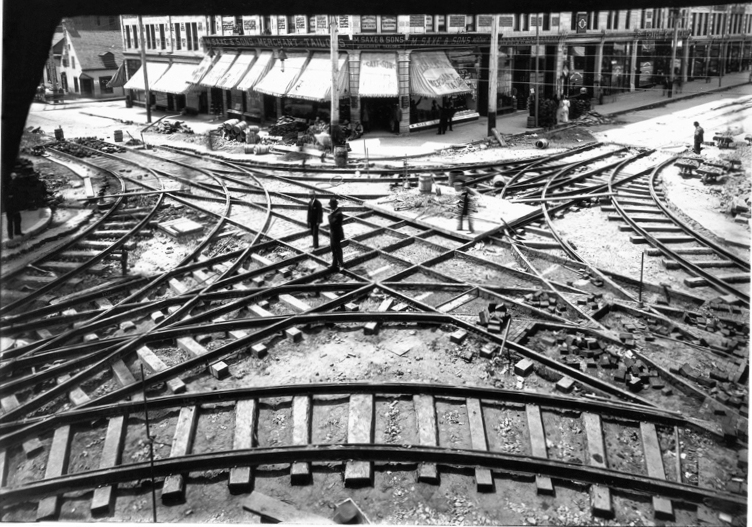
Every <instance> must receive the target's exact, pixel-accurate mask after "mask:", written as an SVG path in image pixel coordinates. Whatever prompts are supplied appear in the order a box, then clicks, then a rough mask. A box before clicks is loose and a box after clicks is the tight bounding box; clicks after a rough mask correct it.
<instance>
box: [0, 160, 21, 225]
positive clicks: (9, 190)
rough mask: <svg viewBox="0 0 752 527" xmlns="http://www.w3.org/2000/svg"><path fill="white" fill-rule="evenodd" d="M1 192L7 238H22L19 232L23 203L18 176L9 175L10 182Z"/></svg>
mask: <svg viewBox="0 0 752 527" xmlns="http://www.w3.org/2000/svg"><path fill="white" fill-rule="evenodd" d="M4 190H5V192H3V201H4V205H5V207H4V209H5V219H6V223H7V226H8V238H10V239H13V236H23V232H21V207H20V205H21V202H22V201H23V196H22V194H23V193H22V191H21V182H20V180H19V178H18V175H16V174H15V173H13V174H11V175H10V181H8V184H7V186H6V187H5V189H4Z"/></svg>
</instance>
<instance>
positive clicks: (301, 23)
mask: <svg viewBox="0 0 752 527" xmlns="http://www.w3.org/2000/svg"><path fill="white" fill-rule="evenodd" d="M295 29H302V30H303V31H305V17H304V16H296V17H295Z"/></svg>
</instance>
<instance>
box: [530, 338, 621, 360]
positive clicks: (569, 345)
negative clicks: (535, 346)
mask: <svg viewBox="0 0 752 527" xmlns="http://www.w3.org/2000/svg"><path fill="white" fill-rule="evenodd" d="M540 342H541V343H542V344H543V345H545V346H547V347H549V348H555V349H556V351H557V352H558V353H559V356H560V360H561V361H562V362H563V363H565V364H569V365H571V366H576V367H579V365H580V364H582V362H583V359H584V361H585V364H586V366H587V368H588V369H590V368H597V367H598V366H600V367H601V368H606V369H610V368H615V367H616V365H617V364H618V357H617V356H615V355H612V354H611V353H609V352H607V351H606V348H607V345H606V344H604V343H603V342H602V341H601V340H599V339H597V338H593V337H588V336H586V335H585V334H584V333H581V332H575V333H565V332H556V333H554V335H553V336H543V337H541V338H540Z"/></svg>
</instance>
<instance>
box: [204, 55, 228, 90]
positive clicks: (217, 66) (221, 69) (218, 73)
mask: <svg viewBox="0 0 752 527" xmlns="http://www.w3.org/2000/svg"><path fill="white" fill-rule="evenodd" d="M237 58H238V55H237V54H234V53H223V54H222V56H221V57H219V60H217V62H215V63H214V65H213V66H212V68H211V69H210V70H209V73H207V74H206V75H204V78H203V79H201V81H199V84H200V85H201V86H206V87H207V88H213V87H215V86H216V85H217V83H218V82H219V80H220V79H221V78H222V76H223V75H224V74H225V73H227V70H229V69H230V66H232V64H233V62H235V59H237Z"/></svg>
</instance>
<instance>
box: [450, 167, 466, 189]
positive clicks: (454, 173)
mask: <svg viewBox="0 0 752 527" xmlns="http://www.w3.org/2000/svg"><path fill="white" fill-rule="evenodd" d="M464 175H465V173H464V172H462V170H450V171H449V186H450V187H451V186H453V185H454V184H455V183H457V182H460V181H464V180H465V178H464Z"/></svg>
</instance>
